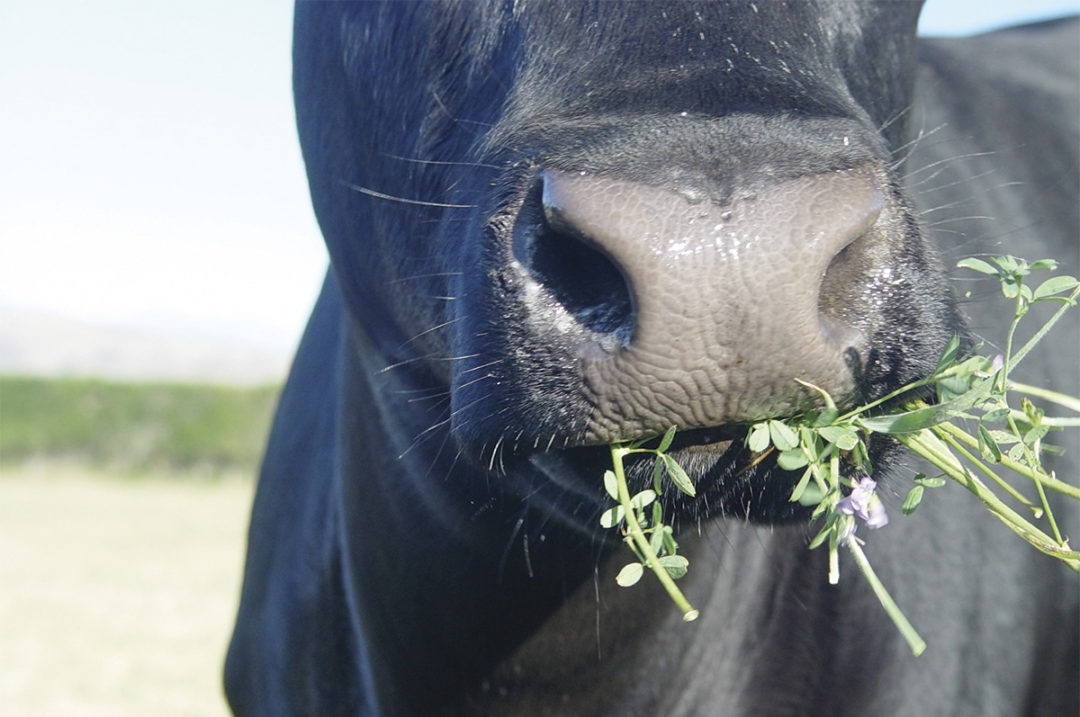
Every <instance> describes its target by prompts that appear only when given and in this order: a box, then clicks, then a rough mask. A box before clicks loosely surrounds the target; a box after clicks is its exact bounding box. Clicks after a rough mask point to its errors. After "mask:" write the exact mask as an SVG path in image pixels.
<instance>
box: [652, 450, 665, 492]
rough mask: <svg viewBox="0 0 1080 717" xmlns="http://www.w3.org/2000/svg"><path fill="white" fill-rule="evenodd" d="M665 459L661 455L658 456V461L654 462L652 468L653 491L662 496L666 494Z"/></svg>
mask: <svg viewBox="0 0 1080 717" xmlns="http://www.w3.org/2000/svg"><path fill="white" fill-rule="evenodd" d="M663 478H664V459H663V458H661V457H660V455H657V456H656V460H655V461H654V462H653V468H652V486H653V490H655V491H656V492H657V493H659V494H662V493H663V492H664V482H663Z"/></svg>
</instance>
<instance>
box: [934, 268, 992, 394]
mask: <svg viewBox="0 0 1080 717" xmlns="http://www.w3.org/2000/svg"><path fill="white" fill-rule="evenodd" d="M975 261H978V259H976V260H975ZM983 263H985V262H983ZM989 266H990V265H989V264H987V267H989ZM990 273H991V274H994V273H996V272H995V271H994V270H993V269H992V268H991V269H990ZM959 349H960V335H959V334H953V335H952V338H951V339H949V341H948V343H946V344H945V349H944V350H943V351H942V352H941V356H939V357H938V362H937V367H936V368H935V369H934V373H941V372H942V371H944V370H945V369H947V368H948V367H949V366H952V365H953V363H954V362H955V361H956V352H957V351H958V350H959Z"/></svg>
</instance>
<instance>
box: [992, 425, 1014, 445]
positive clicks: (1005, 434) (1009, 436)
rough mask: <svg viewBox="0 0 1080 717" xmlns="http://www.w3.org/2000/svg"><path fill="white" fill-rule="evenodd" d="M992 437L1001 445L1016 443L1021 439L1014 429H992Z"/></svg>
mask: <svg viewBox="0 0 1080 717" xmlns="http://www.w3.org/2000/svg"><path fill="white" fill-rule="evenodd" d="M990 437H991V438H993V439H994V442H995V443H997V444H998V445H999V446H1000V445H1001V444H1002V443H1016V442H1017V441H1019V440H1020V439H1019V438H1018V437H1017V436H1016V435H1015V434H1013V433H1012V431H999V430H996V429H991V430H990Z"/></svg>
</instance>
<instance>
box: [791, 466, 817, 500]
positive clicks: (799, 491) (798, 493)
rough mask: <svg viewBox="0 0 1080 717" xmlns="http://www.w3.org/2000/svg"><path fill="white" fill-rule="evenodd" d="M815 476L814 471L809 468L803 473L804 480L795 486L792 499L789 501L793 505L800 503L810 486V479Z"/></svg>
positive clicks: (801, 479)
mask: <svg viewBox="0 0 1080 717" xmlns="http://www.w3.org/2000/svg"><path fill="white" fill-rule="evenodd" d="M812 475H813V471H812V470H810V469H809V468H807V469H806V470H805V471H803V474H802V478H800V479H799V482H798V483H796V484H795V488H794V489H793V490H792V491H791V497H789V498H788V500H789V501H790V502H792V503H798V502H799V498H802V496H803V493H805V492H806V486H808V485H810V478H811V476H812Z"/></svg>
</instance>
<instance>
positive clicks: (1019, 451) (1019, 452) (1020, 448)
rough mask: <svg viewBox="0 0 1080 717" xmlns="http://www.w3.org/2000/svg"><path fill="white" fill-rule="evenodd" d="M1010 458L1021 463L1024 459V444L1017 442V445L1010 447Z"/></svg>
mask: <svg viewBox="0 0 1080 717" xmlns="http://www.w3.org/2000/svg"><path fill="white" fill-rule="evenodd" d="M1008 456H1009V458H1011V459H1012V460H1014V461H1016V462H1017V463H1019V462H1020V461H1022V460H1023V459H1024V444H1023V443H1017V444H1016V445H1015V446H1013V447H1012V448H1010V449H1009V453H1008Z"/></svg>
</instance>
